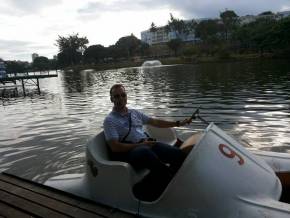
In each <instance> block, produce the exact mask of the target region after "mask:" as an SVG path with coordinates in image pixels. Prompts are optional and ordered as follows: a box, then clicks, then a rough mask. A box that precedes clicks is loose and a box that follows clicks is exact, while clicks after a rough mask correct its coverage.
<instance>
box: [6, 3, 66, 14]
mask: <svg viewBox="0 0 290 218" xmlns="http://www.w3.org/2000/svg"><path fill="white" fill-rule="evenodd" d="M61 3H62V0H6V1H5V4H1V5H0V12H1V14H6V15H10V16H11V15H12V16H24V15H27V14H30V13H34V14H36V13H39V12H40V11H41V10H42V9H44V8H47V7H51V6H55V5H59V4H61Z"/></svg>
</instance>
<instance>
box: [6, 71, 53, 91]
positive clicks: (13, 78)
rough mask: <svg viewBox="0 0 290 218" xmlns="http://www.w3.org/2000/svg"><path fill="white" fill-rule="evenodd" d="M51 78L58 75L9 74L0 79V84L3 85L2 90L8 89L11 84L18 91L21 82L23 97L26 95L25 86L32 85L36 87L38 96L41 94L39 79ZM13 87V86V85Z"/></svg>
mask: <svg viewBox="0 0 290 218" xmlns="http://www.w3.org/2000/svg"><path fill="white" fill-rule="evenodd" d="M51 77H57V74H56V73H55V74H51V73H49V72H47V73H45V74H41V73H39V74H36V73H20V74H7V76H6V77H1V78H0V84H2V87H1V88H4V89H5V87H6V85H9V87H11V83H12V84H14V87H16V89H17V84H16V83H17V81H19V82H21V86H22V91H23V95H24V96H25V95H26V91H25V85H27V84H30V85H33V86H36V88H37V91H38V94H40V86H39V79H44V78H51ZM12 86H13V85H12Z"/></svg>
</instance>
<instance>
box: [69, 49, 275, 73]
mask: <svg viewBox="0 0 290 218" xmlns="http://www.w3.org/2000/svg"><path fill="white" fill-rule="evenodd" d="M273 58H274V57H273V55H271V54H265V55H263V56H262V57H261V55H260V54H256V53H254V54H242V55H230V56H227V57H220V56H192V57H167V58H160V59H158V60H160V61H161V63H162V64H164V65H173V64H199V63H213V62H233V61H246V60H264V59H265V60H267V59H273ZM144 61H145V59H144V60H138V61H122V62H112V63H102V64H80V65H74V66H70V67H67V68H65V69H64V70H72V71H76V72H78V71H81V70H86V69H94V70H96V71H101V70H109V69H119V68H127V67H139V66H141V65H142V63H143V62H144Z"/></svg>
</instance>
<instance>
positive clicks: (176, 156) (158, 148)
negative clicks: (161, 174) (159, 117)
mask: <svg viewBox="0 0 290 218" xmlns="http://www.w3.org/2000/svg"><path fill="white" fill-rule="evenodd" d="M152 151H153V152H154V153H155V154H156V155H157V156H158V158H159V159H160V160H161V161H163V162H164V163H168V164H170V168H171V169H172V171H173V174H175V173H176V172H177V171H178V169H179V168H180V167H181V165H182V163H183V161H184V160H185V158H186V154H185V153H184V152H183V151H181V150H180V149H179V148H176V147H173V146H170V145H167V144H164V143H161V142H156V144H155V145H154V146H153V147H152Z"/></svg>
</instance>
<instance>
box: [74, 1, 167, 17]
mask: <svg viewBox="0 0 290 218" xmlns="http://www.w3.org/2000/svg"><path fill="white" fill-rule="evenodd" d="M169 3H170V1H165V0H157V1H152V0H139V1H136V0H116V1H104V2H100V1H98V2H96V1H90V2H88V3H87V5H86V6H85V7H83V8H80V9H79V10H78V12H79V13H80V14H92V13H102V12H120V11H123V12H124V11H140V10H142V11H144V10H146V9H151V10H157V9H161V8H165V7H167V6H168V5H169Z"/></svg>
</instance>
